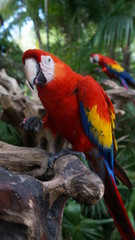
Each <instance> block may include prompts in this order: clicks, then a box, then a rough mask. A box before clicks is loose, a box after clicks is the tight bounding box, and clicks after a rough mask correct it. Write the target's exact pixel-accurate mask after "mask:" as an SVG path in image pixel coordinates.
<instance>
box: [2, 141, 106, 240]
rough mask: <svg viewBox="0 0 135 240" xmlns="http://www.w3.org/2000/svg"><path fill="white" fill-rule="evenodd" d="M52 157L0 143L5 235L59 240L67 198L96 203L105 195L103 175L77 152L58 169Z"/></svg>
mask: <svg viewBox="0 0 135 240" xmlns="http://www.w3.org/2000/svg"><path fill="white" fill-rule="evenodd" d="M48 159H49V154H48V153H47V152H45V151H44V150H41V149H32V148H23V147H15V146H12V145H8V144H5V143H3V142H0V166H1V167H0V239H2V240H4V239H8V240H10V239H14V240H16V239H20V240H26V239H28V240H38V239H39V240H55V239H57V236H58V233H59V229H60V223H61V220H62V214H63V209H64V205H65V203H66V201H67V199H68V198H73V199H75V200H76V201H78V202H79V203H83V204H86V205H91V204H95V203H96V202H97V201H98V200H99V199H100V198H101V197H102V196H103V194H104V186H103V183H102V181H101V179H100V178H99V177H98V176H97V175H96V174H94V173H93V172H92V171H91V170H90V169H88V168H86V166H84V165H83V164H82V162H81V161H80V160H79V159H78V158H77V157H76V156H74V155H71V154H68V155H64V156H62V157H60V158H58V159H57V160H56V162H55V164H54V169H53V170H51V169H48V164H47V163H48ZM11 171H12V172H11ZM37 178H38V179H37Z"/></svg>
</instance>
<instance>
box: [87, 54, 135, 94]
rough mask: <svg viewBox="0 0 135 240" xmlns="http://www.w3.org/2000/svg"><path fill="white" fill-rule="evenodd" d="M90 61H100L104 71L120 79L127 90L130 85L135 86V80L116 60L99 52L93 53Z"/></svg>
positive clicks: (111, 76)
mask: <svg viewBox="0 0 135 240" xmlns="http://www.w3.org/2000/svg"><path fill="white" fill-rule="evenodd" d="M90 62H91V63H94V62H96V63H98V64H99V65H100V66H101V68H102V72H104V73H106V74H107V75H108V76H109V77H110V78H115V79H118V80H120V83H121V84H122V86H123V87H125V88H126V89H127V90H128V86H131V87H135V80H134V79H133V78H132V77H131V76H130V74H129V73H128V72H127V71H126V70H125V69H124V68H123V67H121V66H120V64H119V63H118V62H116V61H115V60H113V59H111V58H109V57H105V56H103V55H101V54H98V53H93V54H90Z"/></svg>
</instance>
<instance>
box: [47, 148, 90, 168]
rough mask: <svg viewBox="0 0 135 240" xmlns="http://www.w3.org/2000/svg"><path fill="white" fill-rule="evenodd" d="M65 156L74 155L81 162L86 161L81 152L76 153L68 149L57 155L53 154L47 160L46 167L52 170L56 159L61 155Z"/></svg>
mask: <svg viewBox="0 0 135 240" xmlns="http://www.w3.org/2000/svg"><path fill="white" fill-rule="evenodd" d="M66 154H72V155H75V156H77V157H80V158H81V159H82V161H83V160H86V157H85V154H84V153H83V152H76V151H72V150H70V149H67V150H62V151H61V152H59V153H56V154H53V155H52V156H51V157H50V158H49V160H48V167H49V168H50V169H52V170H53V168H54V164H55V161H56V160H57V158H59V157H61V156H63V155H66Z"/></svg>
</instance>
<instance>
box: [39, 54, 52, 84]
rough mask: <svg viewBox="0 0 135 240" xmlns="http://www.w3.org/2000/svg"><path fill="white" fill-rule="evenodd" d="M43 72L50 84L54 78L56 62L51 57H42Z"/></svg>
mask: <svg viewBox="0 0 135 240" xmlns="http://www.w3.org/2000/svg"><path fill="white" fill-rule="evenodd" d="M40 67H41V70H42V72H43V74H44V76H45V78H46V80H47V82H50V81H52V80H53V78H54V61H53V59H52V58H51V57H50V56H41V62H40Z"/></svg>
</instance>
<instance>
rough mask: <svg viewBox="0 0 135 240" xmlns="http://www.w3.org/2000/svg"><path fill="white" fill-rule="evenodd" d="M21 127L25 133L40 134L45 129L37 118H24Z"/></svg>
mask: <svg viewBox="0 0 135 240" xmlns="http://www.w3.org/2000/svg"><path fill="white" fill-rule="evenodd" d="M20 127H21V128H23V129H24V130H25V131H29V130H30V131H34V132H39V131H40V130H41V129H42V128H43V122H42V121H41V120H40V119H39V118H38V117H36V116H33V117H29V118H24V119H23V121H22V122H21V123H20Z"/></svg>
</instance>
